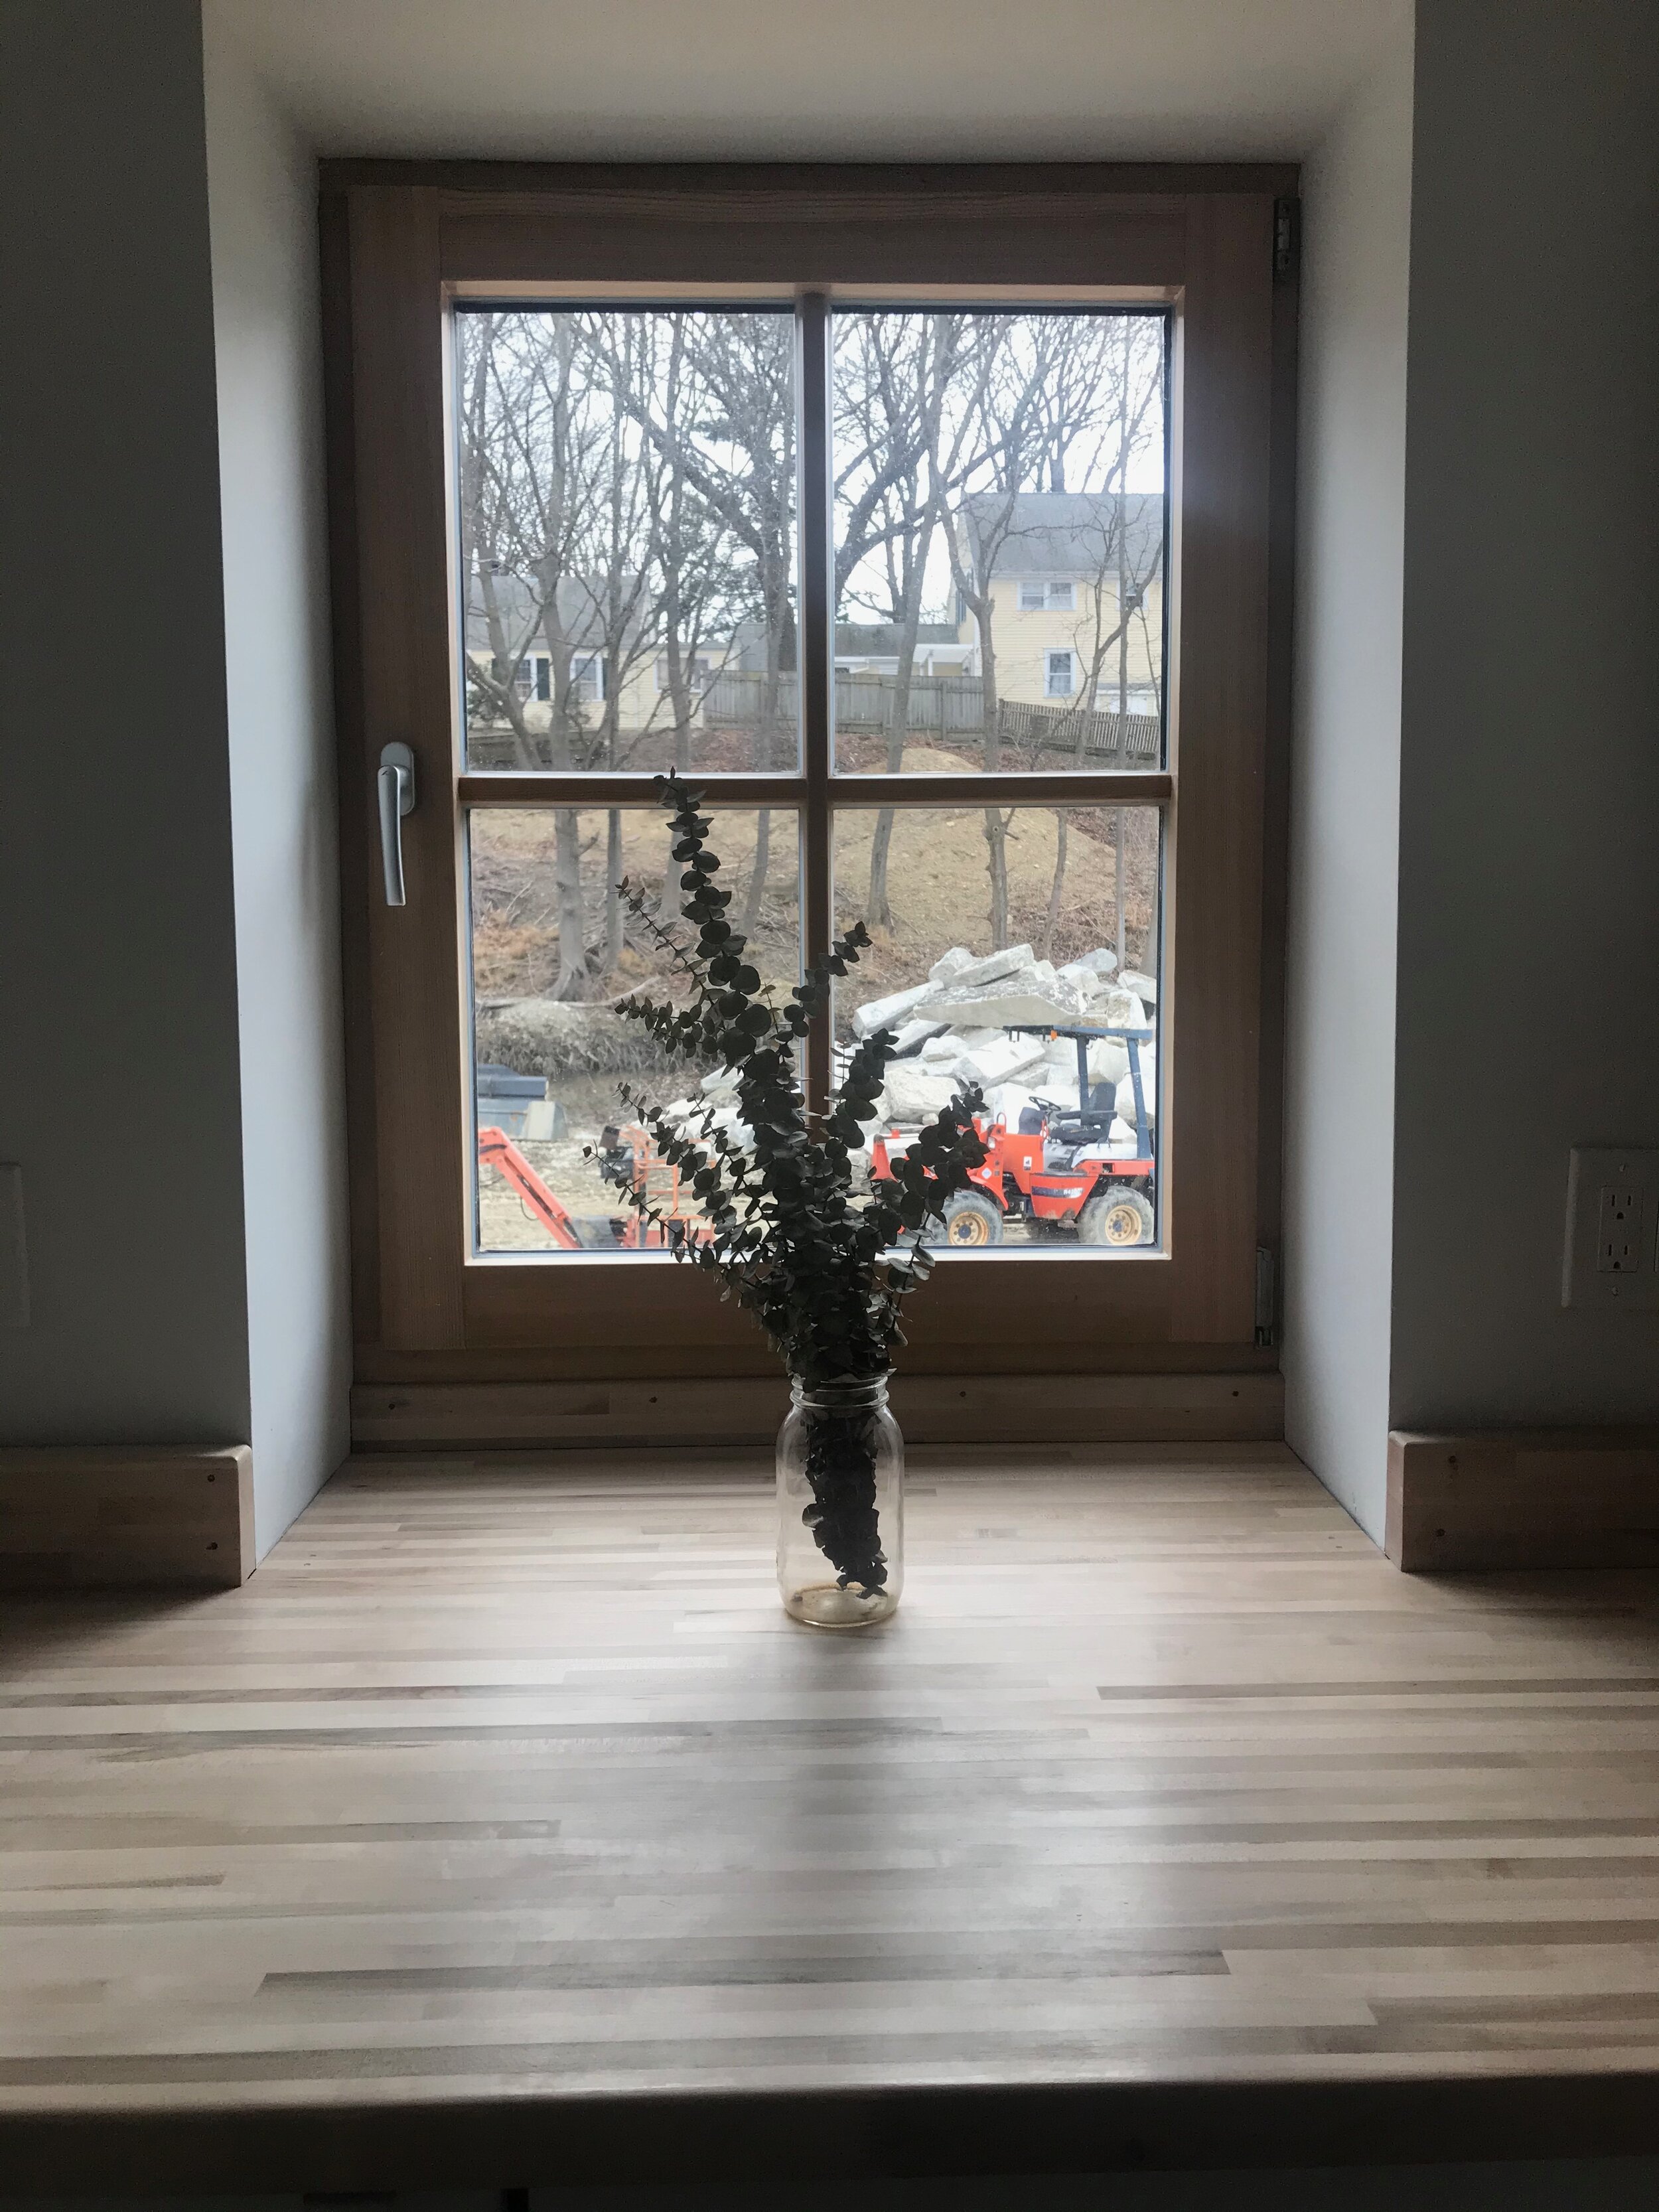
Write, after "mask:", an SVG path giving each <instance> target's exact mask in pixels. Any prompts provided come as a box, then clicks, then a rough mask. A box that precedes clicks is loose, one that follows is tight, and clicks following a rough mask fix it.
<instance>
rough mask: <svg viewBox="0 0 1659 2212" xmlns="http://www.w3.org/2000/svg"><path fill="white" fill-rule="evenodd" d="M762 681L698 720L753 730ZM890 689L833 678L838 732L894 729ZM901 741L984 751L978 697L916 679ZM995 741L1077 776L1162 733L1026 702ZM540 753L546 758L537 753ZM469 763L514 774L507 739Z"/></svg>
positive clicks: (734, 691) (726, 690) (1134, 761)
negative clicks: (1068, 763) (1068, 762)
mask: <svg viewBox="0 0 1659 2212" xmlns="http://www.w3.org/2000/svg"><path fill="white" fill-rule="evenodd" d="M765 683H766V679H765V678H764V677H763V676H760V675H757V674H750V673H749V672H748V671H744V670H731V669H728V670H726V671H724V672H722V673H721V674H720V675H719V676H716V677H715V678H714V680H713V682H712V683H711V684H709V685H708V689H707V690H706V691H705V692H704V694H703V697H702V711H701V714H700V716H699V719H700V720H701V721H702V726H704V727H705V728H706V729H732V728H736V729H744V728H747V729H753V728H754V727H755V726H756V725H757V723H758V722H759V720H760V719H761V708H762V703H763V698H764V696H765ZM896 688H897V687H896V684H894V681H893V679H892V678H891V677H890V676H879V675H868V676H866V675H854V674H849V673H848V672H847V671H842V670H837V671H836V728H837V729H838V730H843V731H845V732H848V734H849V735H851V736H858V737H874V736H879V735H880V733H881V732H883V731H884V730H886V729H888V728H889V727H890V725H891V722H892V716H893V697H894V693H895V691H896ZM792 690H793V683H792V679H790V678H785V682H784V688H783V695H782V699H781V706H782V709H783V713H784V715H785V717H786V718H787V717H788V715H789V714H791V713H792V712H793V697H792V696H791V694H792ZM905 734H906V737H907V738H908V739H909V740H910V742H912V743H913V744H914V743H916V742H919V741H921V740H925V739H927V738H933V740H934V741H935V742H944V743H946V744H951V745H952V746H953V747H955V748H957V749H959V750H964V751H971V750H979V749H981V748H982V747H983V745H984V742H985V690H984V686H983V685H982V684H977V683H974V682H971V681H969V680H967V679H965V678H953V679H950V680H946V679H944V678H938V677H922V678H918V679H917V680H916V681H915V683H914V684H912V685H911V686H910V698H909V711H908V714H907V716H906V718H905ZM997 742H998V746H999V749H1000V753H1001V763H1000V764H1001V766H1002V767H1004V768H1005V769H1018V768H1019V767H1021V766H1022V765H1024V766H1026V767H1030V768H1035V767H1036V766H1037V765H1038V763H1042V765H1043V766H1045V767H1053V766H1054V764H1055V761H1056V758H1057V757H1062V758H1063V757H1066V756H1067V755H1069V756H1070V757H1071V758H1072V759H1073V761H1074V762H1075V763H1077V765H1078V766H1079V768H1081V767H1088V768H1096V769H1097V768H1102V767H1117V768H1148V767H1151V768H1156V767H1157V765H1158V761H1159V760H1160V758H1161V757H1162V755H1163V750H1164V730H1163V725H1162V723H1161V721H1160V720H1159V718H1158V716H1157V715H1156V714H1107V713H1105V712H1103V710H1102V709H1100V708H1094V707H1079V706H1071V705H1061V704H1059V703H1058V702H1046V701H1045V702H1038V701H1036V700H1030V699H999V700H998V702H997ZM538 750H544V745H543V744H538ZM468 755H469V757H470V758H471V762H472V763H473V765H474V766H475V767H477V768H508V767H512V766H513V765H514V754H513V743H512V738H511V737H510V736H509V735H508V733H507V732H506V731H504V730H503V731H494V730H478V729H475V730H473V731H472V732H471V735H470V738H469V740H468Z"/></svg>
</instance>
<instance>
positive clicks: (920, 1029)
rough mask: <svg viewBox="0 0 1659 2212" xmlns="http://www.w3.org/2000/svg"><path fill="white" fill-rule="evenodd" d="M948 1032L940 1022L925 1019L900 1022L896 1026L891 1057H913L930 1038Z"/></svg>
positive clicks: (898, 1058) (909, 1058)
mask: <svg viewBox="0 0 1659 2212" xmlns="http://www.w3.org/2000/svg"><path fill="white" fill-rule="evenodd" d="M948 1034H949V1033H948V1031H947V1030H945V1024H943V1023H942V1022H930V1021H925V1020H917V1021H908V1022H901V1023H900V1024H899V1027H898V1044H897V1047H896V1049H895V1051H894V1054H893V1057H894V1059H895V1060H911V1059H914V1058H915V1054H917V1053H919V1052H921V1051H924V1050H925V1049H926V1048H927V1045H928V1043H929V1042H931V1041H932V1039H933V1038H934V1037H938V1036H946V1035H948Z"/></svg>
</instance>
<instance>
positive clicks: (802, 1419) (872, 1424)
mask: <svg viewBox="0 0 1659 2212" xmlns="http://www.w3.org/2000/svg"><path fill="white" fill-rule="evenodd" d="M789 1397H790V1405H789V1414H788V1418H787V1419H786V1421H785V1422H784V1425H783V1426H782V1427H781V1429H780V1430H779V1431H778V1589H779V1590H780V1592H781V1595H782V1598H783V1609H784V1611H785V1612H786V1613H790V1614H792V1615H793V1617H794V1619H795V1620H804V1621H805V1623H806V1624H807V1626H809V1627H811V1628H868V1627H870V1626H872V1624H873V1623H875V1622H876V1621H878V1620H888V1619H890V1616H891V1615H892V1613H894V1612H895V1610H896V1607H897V1605H898V1601H899V1591H900V1589H902V1587H903V1583H904V1438H903V1437H902V1436H901V1435H900V1433H899V1425H898V1423H897V1422H896V1420H895V1419H893V1417H892V1415H891V1414H890V1413H889V1412H888V1410H887V1377H886V1376H884V1375H877V1376H871V1377H868V1378H867V1379H866V1380H864V1381H861V1382H860V1381H858V1380H856V1379H855V1378H854V1377H852V1376H846V1377H843V1378H842V1380H841V1381H839V1382H836V1383H814V1384H812V1385H810V1386H809V1385H808V1384H806V1383H799V1382H796V1381H794V1380H793V1378H792V1379H791V1382H790V1386H789Z"/></svg>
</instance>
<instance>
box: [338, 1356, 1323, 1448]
mask: <svg viewBox="0 0 1659 2212" xmlns="http://www.w3.org/2000/svg"><path fill="white" fill-rule="evenodd" d="M787 1408H788V1393H787V1389H786V1387H785V1384H784V1382H783V1379H782V1377H781V1376H775V1375H764V1376H738V1377H730V1376H723V1377H720V1378H719V1379H717V1380H712V1381H699V1380H690V1379H685V1378H680V1377H672V1378H666V1379H664V1380H662V1381H659V1382H611V1383H605V1382H601V1383H359V1384H358V1385H357V1386H356V1389H354V1390H353V1391H352V1394H351V1441H352V1446H353V1449H356V1450H397V1451H420V1450H429V1449H435V1448H443V1447H446V1446H456V1445H467V1446H476V1447H483V1448H489V1447H495V1448H497V1449H501V1448H509V1447H510V1448H517V1449H538V1448H541V1447H544V1446H548V1445H558V1444H665V1443H698V1444H765V1443H770V1442H771V1441H772V1439H773V1437H775V1435H776V1434H777V1431H778V1425H779V1423H780V1422H781V1420H782V1419H783V1416H784V1414H785V1413H786V1412H787ZM893 1410H894V1412H895V1413H896V1416H897V1418H898V1420H899V1424H900V1425H901V1426H902V1429H903V1431H904V1433H905V1436H906V1437H907V1438H908V1440H909V1441H910V1442H911V1443H1028V1442H1030V1441H1032V1440H1034V1439H1035V1440H1036V1441H1038V1442H1042V1443H1077V1442H1084V1441H1091V1440H1100V1441H1103V1442H1108V1443H1277V1442H1278V1441H1279V1438H1280V1437H1283V1435H1284V1433H1285V1397H1284V1384H1283V1382H1282V1380H1281V1378H1280V1377H1279V1376H1278V1375H1276V1374H1239V1375H987V1376H962V1375H905V1376H899V1377H898V1378H897V1379H896V1382H895V1383H894V1385H893Z"/></svg>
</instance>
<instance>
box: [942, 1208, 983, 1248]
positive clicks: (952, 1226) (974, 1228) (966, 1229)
mask: <svg viewBox="0 0 1659 2212" xmlns="http://www.w3.org/2000/svg"><path fill="white" fill-rule="evenodd" d="M990 1241H991V1225H990V1223H989V1222H988V1221H987V1219H986V1218H985V1217H984V1215H983V1214H982V1213H972V1212H963V1213H954V1214H952V1215H951V1218H950V1220H949V1221H947V1222H946V1223H945V1243H947V1244H988V1243H990Z"/></svg>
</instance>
